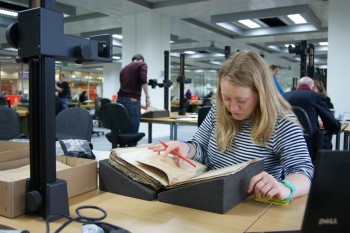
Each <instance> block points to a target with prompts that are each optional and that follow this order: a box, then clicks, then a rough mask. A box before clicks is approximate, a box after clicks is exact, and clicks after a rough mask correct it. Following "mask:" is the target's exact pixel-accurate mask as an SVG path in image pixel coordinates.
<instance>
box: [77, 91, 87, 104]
mask: <svg viewBox="0 0 350 233" xmlns="http://www.w3.org/2000/svg"><path fill="white" fill-rule="evenodd" d="M87 100H88V97H87V92H86V91H83V92H82V93H81V94H80V96H79V102H80V103H82V104H84V103H85V101H87Z"/></svg>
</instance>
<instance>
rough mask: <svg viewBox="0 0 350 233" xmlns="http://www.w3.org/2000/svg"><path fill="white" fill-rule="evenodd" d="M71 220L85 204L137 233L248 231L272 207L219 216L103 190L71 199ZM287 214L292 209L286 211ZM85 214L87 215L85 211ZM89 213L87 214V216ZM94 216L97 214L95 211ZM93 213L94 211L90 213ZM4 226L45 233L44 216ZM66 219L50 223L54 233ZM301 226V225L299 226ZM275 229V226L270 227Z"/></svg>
mask: <svg viewBox="0 0 350 233" xmlns="http://www.w3.org/2000/svg"><path fill="white" fill-rule="evenodd" d="M69 204H70V213H71V217H75V216H76V214H75V209H76V208H77V207H79V206H82V205H95V206H99V207H101V208H103V209H105V210H106V211H107V213H108V216H107V218H106V219H105V220H104V221H106V222H109V223H111V224H114V225H118V226H120V227H123V228H125V229H127V230H129V231H131V232H133V233H137V232H142V233H154V232H166V233H172V232H174V233H178V232H181V233H186V232H189V233H193V232H208V233H210V232H213V233H214V232H215V233H216V232H223V233H224V232H227V233H234V232H245V231H246V230H247V229H250V228H251V227H252V225H253V224H254V223H255V222H256V221H257V219H259V218H261V216H262V215H264V213H265V212H266V211H267V210H268V209H269V208H270V206H271V205H270V204H267V203H261V202H256V201H254V200H253V199H252V198H248V199H247V200H245V201H243V202H242V203H240V204H238V205H237V206H235V207H234V208H233V209H231V210H230V211H228V212H226V213H225V214H216V213H211V212H206V211H201V210H196V209H191V208H186V207H181V206H176V205H171V204H167V203H162V202H159V201H144V200H140V199H135V198H130V197H126V196H121V195H117V194H112V193H108V192H102V191H98V190H96V191H91V192H88V193H85V194H82V195H79V196H77V197H74V198H71V199H69ZM285 210H286V211H287V210H288V208H285ZM84 213H85V212H84ZM88 213H89V212H86V213H85V214H86V215H87V214H88ZM93 213H96V212H95V211H94V212H93ZM90 214H91V212H90ZM0 222H1V224H4V225H7V226H11V227H13V228H16V229H26V230H29V231H30V232H45V222H44V220H43V219H42V218H41V217H32V216H26V215H22V216H19V217H17V218H15V219H8V218H4V217H0ZM64 222H65V220H63V219H60V220H57V221H55V222H52V223H50V230H51V231H50V232H54V230H56V229H57V228H58V227H59V226H61V225H62V224H63V223H64ZM297 225H298V224H297ZM270 227H271V229H273V228H274V225H271V226H270ZM62 232H81V224H79V223H71V224H70V225H69V226H67V227H66V228H65V229H64V230H63V231H62Z"/></svg>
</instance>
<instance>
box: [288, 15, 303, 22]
mask: <svg viewBox="0 0 350 233" xmlns="http://www.w3.org/2000/svg"><path fill="white" fill-rule="evenodd" d="M288 18H290V19H291V20H292V21H293V22H294V23H295V24H303V23H307V22H306V20H305V19H304V18H303V16H301V15H300V14H293V15H288Z"/></svg>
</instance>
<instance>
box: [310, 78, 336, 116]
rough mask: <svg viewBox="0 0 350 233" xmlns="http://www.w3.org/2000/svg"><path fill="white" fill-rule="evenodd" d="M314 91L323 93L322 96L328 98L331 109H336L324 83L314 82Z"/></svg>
mask: <svg viewBox="0 0 350 233" xmlns="http://www.w3.org/2000/svg"><path fill="white" fill-rule="evenodd" d="M314 85H315V87H314V91H315V92H318V93H321V94H322V95H324V96H326V99H327V106H328V108H329V109H334V105H333V103H332V102H331V98H329V97H328V95H327V92H326V89H325V88H324V85H323V82H321V81H319V80H314Z"/></svg>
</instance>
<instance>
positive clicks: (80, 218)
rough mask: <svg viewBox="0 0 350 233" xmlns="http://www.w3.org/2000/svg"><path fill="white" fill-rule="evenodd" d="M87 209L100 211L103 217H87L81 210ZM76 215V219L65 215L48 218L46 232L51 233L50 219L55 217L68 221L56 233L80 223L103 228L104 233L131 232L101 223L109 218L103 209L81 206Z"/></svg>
mask: <svg viewBox="0 0 350 233" xmlns="http://www.w3.org/2000/svg"><path fill="white" fill-rule="evenodd" d="M85 209H95V210H98V211H100V212H101V213H102V215H101V216H98V217H89V216H85V215H83V214H82V213H81V210H85ZM75 213H76V214H77V217H74V218H72V217H70V216H66V215H64V214H52V215H50V216H48V217H47V218H46V220H45V221H46V232H47V233H49V232H50V225H49V224H50V223H49V217H53V216H60V217H63V218H66V219H67V221H66V222H65V223H63V224H62V225H61V226H60V227H59V228H58V229H57V230H56V231H54V233H59V232H61V231H62V230H63V229H64V228H65V227H66V226H68V225H69V224H70V223H72V222H78V223H82V224H95V225H97V226H99V227H101V228H102V229H103V230H104V231H105V230H107V232H121V233H122V232H123V233H128V232H129V231H127V230H125V229H123V228H121V227H118V226H115V225H112V224H110V223H106V222H101V220H103V219H105V218H106V217H107V212H106V211H105V210H104V209H103V208H101V207H98V206H92V205H86V206H80V207H78V208H77V209H76V210H75ZM114 230H115V231H114ZM105 232H106V231H105Z"/></svg>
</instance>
